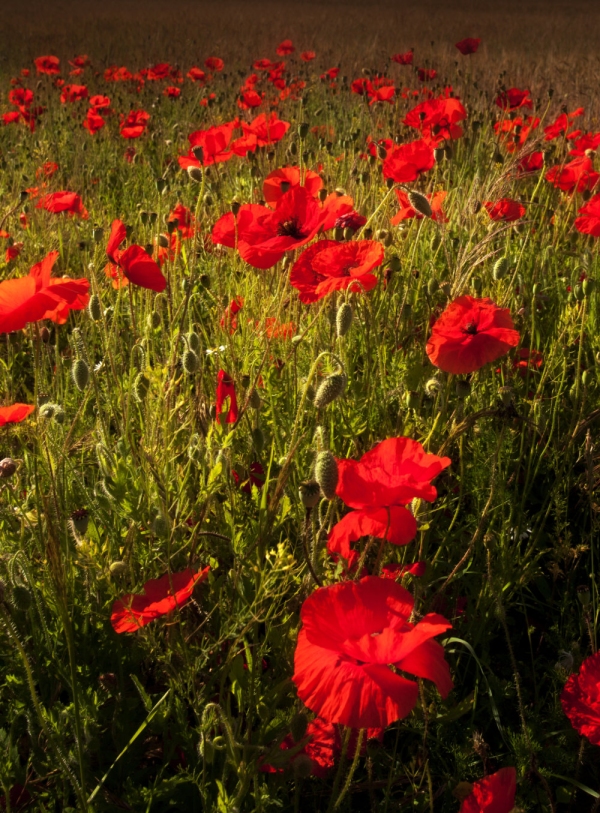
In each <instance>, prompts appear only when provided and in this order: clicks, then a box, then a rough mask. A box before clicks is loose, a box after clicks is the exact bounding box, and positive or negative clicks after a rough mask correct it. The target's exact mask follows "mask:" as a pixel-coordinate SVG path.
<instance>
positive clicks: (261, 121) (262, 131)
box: [242, 112, 291, 147]
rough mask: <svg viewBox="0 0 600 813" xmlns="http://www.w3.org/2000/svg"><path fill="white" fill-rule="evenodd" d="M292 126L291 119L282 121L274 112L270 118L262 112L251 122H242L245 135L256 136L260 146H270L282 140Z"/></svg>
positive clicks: (257, 143)
mask: <svg viewBox="0 0 600 813" xmlns="http://www.w3.org/2000/svg"><path fill="white" fill-rule="evenodd" d="M290 126H291V125H290V122H289V121H282V120H281V119H279V118H278V117H277V114H276V113H274V112H273V113H271V116H270V117H269V118H267V115H266V113H260V115H258V116H256V118H254V119H252V121H251V122H250V124H246V123H245V122H242V131H243V133H244V135H245V136H249V135H253V136H256V145H257V146H258V147H268V146H270V145H271V144H277V142H278V141H281V139H282V138H283V137H284V135H285V134H286V133H287V131H288V130H289V129H290Z"/></svg>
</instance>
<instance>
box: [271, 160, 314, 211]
mask: <svg viewBox="0 0 600 813" xmlns="http://www.w3.org/2000/svg"><path fill="white" fill-rule="evenodd" d="M300 181H301V175H300V168H299V167H283V169H274V170H273V172H270V173H269V174H268V175H267V177H266V178H265V180H264V181H263V198H264V199H265V203H266V204H267V206H269V207H270V208H271V209H274V208H275V206H276V205H277V202H278V201H279V200H280V199H281V198H282V197H283V195H284V194H285V193H286V192H287V191H289V190H290V189H292V188H294V187H295V186H300ZM282 185H283V188H282ZM302 186H304V188H305V189H306V190H307V191H308V192H310V194H311V195H312V196H313V197H316V196H317V194H318V192H319V190H320V189H322V188H323V179H322V178H321V176H320V175H317V173H316V172H313V171H312V170H310V169H308V170H305V172H304V183H303V184H302Z"/></svg>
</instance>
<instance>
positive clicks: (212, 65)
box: [204, 56, 225, 73]
mask: <svg viewBox="0 0 600 813" xmlns="http://www.w3.org/2000/svg"><path fill="white" fill-rule="evenodd" d="M204 65H205V67H206V68H208V70H209V71H216V72H217V73H219V71H222V70H223V68H224V67H225V63H224V62H223V60H222V59H220V58H219V57H218V56H209V57H208V59H206V60H205V62H204Z"/></svg>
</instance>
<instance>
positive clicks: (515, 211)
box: [483, 198, 525, 223]
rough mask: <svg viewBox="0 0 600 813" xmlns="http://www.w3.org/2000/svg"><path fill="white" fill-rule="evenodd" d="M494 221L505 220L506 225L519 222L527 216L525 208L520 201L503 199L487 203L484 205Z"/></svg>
mask: <svg viewBox="0 0 600 813" xmlns="http://www.w3.org/2000/svg"><path fill="white" fill-rule="evenodd" d="M483 205H484V206H485V208H486V210H487V213H488V215H489V216H490V218H491V219H492V220H503V221H504V222H505V223H512V222H513V221H514V220H519V219H520V218H522V217H523V215H524V214H525V207H524V206H523V204H522V203H519V201H518V200H511V199H510V198H501V199H500V200H496V201H489V200H488V201H486V202H485V203H484V204H483Z"/></svg>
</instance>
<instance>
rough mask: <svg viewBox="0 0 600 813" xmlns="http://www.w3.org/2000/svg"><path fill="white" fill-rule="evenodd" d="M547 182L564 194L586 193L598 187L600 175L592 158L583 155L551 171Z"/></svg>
mask: <svg viewBox="0 0 600 813" xmlns="http://www.w3.org/2000/svg"><path fill="white" fill-rule="evenodd" d="M546 180H547V181H550V183H551V184H552V185H553V186H555V187H556V188H557V189H562V191H563V192H570V193H573V192H584V191H585V190H592V189H594V188H595V187H596V186H597V185H598V181H600V173H598V172H595V171H594V165H593V163H592V161H591V159H590V158H588V157H587V156H586V155H581V156H578V157H577V158H574V159H573V160H572V161H569V162H568V163H567V164H559V165H558V166H555V167H552V168H551V169H549V170H548V172H547V173H546Z"/></svg>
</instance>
